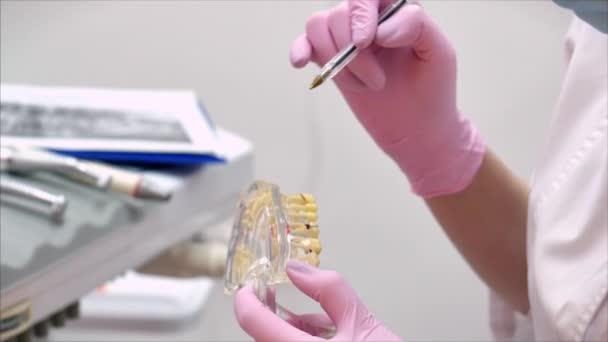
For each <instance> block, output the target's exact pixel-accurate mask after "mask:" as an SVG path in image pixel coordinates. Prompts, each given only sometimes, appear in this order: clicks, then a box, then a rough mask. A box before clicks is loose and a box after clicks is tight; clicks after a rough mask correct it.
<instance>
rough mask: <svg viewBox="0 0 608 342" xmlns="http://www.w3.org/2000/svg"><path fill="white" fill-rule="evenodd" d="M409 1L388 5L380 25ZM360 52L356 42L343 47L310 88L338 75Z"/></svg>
mask: <svg viewBox="0 0 608 342" xmlns="http://www.w3.org/2000/svg"><path fill="white" fill-rule="evenodd" d="M406 3H407V0H396V1H395V2H394V3H393V4H392V5H390V6H389V7H387V8H386V9H385V10H384V11H382V14H380V18H379V19H378V25H380V24H382V23H383V22H385V21H386V20H387V19H388V18H390V17H392V16H393V15H394V14H395V13H397V11H399V9H400V8H401V7H403V5H405V4H406ZM358 54H359V49H358V48H357V47H356V46H355V44H351V45H349V46H347V47H346V48H344V49H342V51H340V52H338V54H337V55H336V56H335V57H334V58H332V59H330V60H329V62H327V63H325V65H324V66H323V68H322V69H321V72H320V73H319V74H318V75H317V76H316V77H315V78H314V80H313V81H312V83H311V84H310V89H314V88H316V87H318V86H320V85H321V84H322V83H323V82H325V81H326V80H329V79H331V78H333V77H334V76H336V75H337V74H338V73H339V72H340V71H341V70H342V69H344V67H345V66H347V65H348V64H349V63H350V62H351V61H352V60H353V59H354V58H355V57H357V55H358Z"/></svg>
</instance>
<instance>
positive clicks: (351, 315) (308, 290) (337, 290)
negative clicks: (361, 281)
mask: <svg viewBox="0 0 608 342" xmlns="http://www.w3.org/2000/svg"><path fill="white" fill-rule="evenodd" d="M286 270H287V275H288V276H289V279H290V280H291V281H292V282H293V284H294V285H295V286H296V287H297V288H298V289H299V290H300V291H302V292H303V293H304V294H306V295H307V296H309V297H311V298H312V299H314V300H315V301H317V302H319V303H320V304H321V307H322V308H323V310H325V312H327V314H328V315H329V316H325V315H302V316H299V317H298V319H295V320H292V321H290V322H286V321H283V320H282V319H281V318H279V317H278V316H276V315H275V314H274V313H273V312H271V311H270V310H268V308H267V307H265V306H264V305H263V304H262V303H261V302H260V301H259V300H258V298H257V296H256V294H255V291H254V289H253V287H252V286H251V285H248V286H246V287H244V288H242V289H241V290H239V292H238V293H237V296H236V299H235V302H236V316H237V319H238V321H239V324H240V325H241V327H242V328H243V329H244V330H245V331H246V332H247V333H248V334H249V335H250V336H252V337H253V338H254V339H255V340H256V341H300V342H312V341H326V340H325V339H322V338H319V337H315V336H318V335H319V334H320V331H318V330H317V328H316V327H319V326H326V325H328V324H330V325H331V324H334V325H335V326H336V335H335V336H334V337H333V339H332V340H335V341H386V342H390V341H400V339H399V337H397V336H396V335H395V334H393V333H391V332H390V331H389V330H388V329H386V328H385V327H384V326H383V325H382V324H381V323H380V322H378V321H377V320H376V319H375V318H374V316H373V315H372V314H371V313H370V312H369V311H368V310H367V308H366V307H365V305H364V304H363V303H361V300H360V299H359V297H358V296H357V294H356V293H355V291H354V290H353V289H352V288H351V287H350V286H349V285H348V284H347V283H346V282H345V281H344V279H343V278H342V277H341V276H340V275H339V274H338V273H336V272H332V271H324V270H319V269H317V268H315V267H313V266H310V265H309V264H307V263H304V262H301V261H296V260H291V261H289V262H288V264H287V268H286ZM269 327H272V328H270V329H269Z"/></svg>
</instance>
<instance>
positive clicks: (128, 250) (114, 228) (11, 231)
mask: <svg viewBox="0 0 608 342" xmlns="http://www.w3.org/2000/svg"><path fill="white" fill-rule="evenodd" d="M218 134H219V135H220V139H221V141H222V143H223V144H224V145H225V148H226V156H227V158H226V159H227V161H226V163H224V164H208V165H204V166H203V167H201V168H198V169H196V170H193V171H189V172H184V171H162V172H159V171H155V172H147V173H146V175H147V176H150V177H153V178H154V179H156V180H157V181H158V182H162V183H163V184H165V185H167V186H169V187H171V188H173V196H172V199H171V201H169V202H167V203H162V204H158V203H149V202H145V201H139V200H135V199H130V198H125V197H124V196H122V197H121V196H118V195H116V194H112V193H107V192H100V191H96V190H95V189H93V188H90V187H88V188H87V187H82V186H78V185H77V184H75V183H70V182H68V181H65V180H63V179H60V178H55V177H51V176H50V175H48V177H45V178H40V179H38V178H34V179H33V180H32V183H34V184H36V185H38V186H41V187H44V188H45V189H47V190H48V191H52V192H60V193H62V194H65V197H66V198H67V199H68V200H69V206H68V207H67V209H66V211H65V214H64V219H63V221H62V222H53V221H49V220H48V219H45V218H42V217H36V216H35V215H28V214H25V213H23V212H21V211H19V210H18V209H16V208H12V207H10V206H5V205H2V206H0V223H1V230H0V247H1V248H0V256H1V258H0V261H1V262H0V272H1V273H0V276H1V277H0V285H1V288H0V340H1V341H10V342H13V341H19V342H21V341H29V340H31V339H32V338H33V339H36V338H38V337H40V336H45V335H46V333H47V332H48V331H47V330H48V329H55V327H61V326H63V325H64V324H66V319H71V318H72V319H75V318H77V317H78V316H79V314H80V313H79V309H80V307H79V302H80V301H81V299H82V298H83V297H84V296H86V295H87V294H89V293H91V292H92V291H94V290H95V289H96V288H97V287H98V286H99V285H101V284H104V283H106V282H108V281H111V280H112V279H115V278H116V277H119V278H120V277H121V275H124V274H125V272H126V271H128V270H131V269H134V268H137V267H139V266H141V265H142V264H144V263H145V262H146V261H148V260H150V259H151V258H153V257H154V256H156V255H158V254H159V253H160V252H161V251H163V250H165V249H166V248H168V247H170V246H172V245H174V244H176V243H178V242H180V241H184V240H187V239H189V238H191V237H192V236H194V235H195V234H197V233H199V232H200V231H202V230H204V229H206V228H207V227H210V226H213V225H215V224H218V223H220V222H223V221H225V220H227V219H229V218H231V217H232V216H233V215H234V210H235V203H237V201H238V198H239V195H240V193H241V191H242V189H243V188H244V187H245V186H246V185H247V184H249V183H250V182H251V181H252V180H253V147H252V145H251V144H250V143H249V142H248V141H246V140H244V139H242V138H241V137H238V136H236V135H234V134H232V133H230V132H227V131H224V130H221V129H219V130H218ZM44 176H47V175H44ZM67 324H69V323H67ZM49 326H50V328H49Z"/></svg>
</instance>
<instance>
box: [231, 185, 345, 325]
mask: <svg viewBox="0 0 608 342" xmlns="http://www.w3.org/2000/svg"><path fill="white" fill-rule="evenodd" d="M320 252H321V243H320V241H319V226H318V223H317V204H316V201H315V199H314V197H313V196H312V195H309V194H303V193H299V194H282V193H281V192H280V189H279V187H278V186H277V185H274V184H272V183H268V182H264V181H256V182H254V183H253V184H251V185H250V186H249V188H248V189H247V190H246V191H245V192H244V193H243V194H242V195H241V198H240V200H239V203H238V208H237V215H236V218H235V221H234V225H233V227H232V236H231V238H230V243H229V245H228V257H227V261H226V275H225V279H224V280H225V283H224V289H225V292H226V293H227V294H233V293H235V292H236V291H237V290H238V289H240V288H241V287H243V286H245V285H246V284H253V285H254V287H255V289H256V293H257V296H258V298H259V299H260V301H261V302H262V303H264V304H265V305H266V306H267V307H268V308H269V309H270V310H272V311H274V312H275V313H276V314H277V315H279V316H281V317H282V318H283V319H290V318H291V319H293V318H296V317H297V315H295V314H293V313H292V312H290V311H289V310H287V309H285V308H284V307H282V306H281V305H279V304H278V303H276V298H275V293H276V290H275V285H278V284H283V283H289V278H288V277H287V274H286V273H285V266H286V264H287V261H288V260H290V259H298V260H301V261H304V262H307V263H309V264H311V265H313V266H315V267H317V266H319V253H320ZM318 328H321V331H324V333H323V334H322V336H323V337H331V336H332V335H333V334H334V332H335V328H334V327H333V326H324V327H318Z"/></svg>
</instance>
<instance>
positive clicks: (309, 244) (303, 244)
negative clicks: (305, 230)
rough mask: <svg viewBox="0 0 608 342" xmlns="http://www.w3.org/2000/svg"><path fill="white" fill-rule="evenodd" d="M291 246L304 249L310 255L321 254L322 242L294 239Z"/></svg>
mask: <svg viewBox="0 0 608 342" xmlns="http://www.w3.org/2000/svg"><path fill="white" fill-rule="evenodd" d="M291 245H292V246H294V247H297V248H302V249H304V250H306V251H308V252H309V253H316V254H319V253H321V241H319V239H311V238H301V237H293V238H292V240H291Z"/></svg>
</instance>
